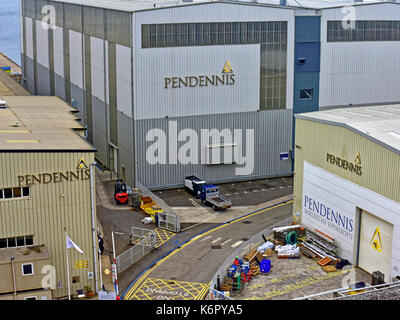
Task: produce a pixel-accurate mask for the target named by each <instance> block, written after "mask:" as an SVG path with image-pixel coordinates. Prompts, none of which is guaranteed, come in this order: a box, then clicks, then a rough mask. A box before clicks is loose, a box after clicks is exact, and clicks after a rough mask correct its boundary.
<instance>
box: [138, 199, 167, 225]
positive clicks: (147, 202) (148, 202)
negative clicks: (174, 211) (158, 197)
mask: <svg viewBox="0 0 400 320" xmlns="http://www.w3.org/2000/svg"><path fill="white" fill-rule="evenodd" d="M140 208H141V209H142V210H143V211H144V212H145V213H147V214H148V215H149V216H150V217H151V218H152V219H153V222H154V223H157V222H158V215H159V214H162V213H163V212H164V210H163V209H162V208H161V207H159V206H157V203H156V202H155V201H154V200H153V198H152V197H143V198H142V202H141V205H140Z"/></svg>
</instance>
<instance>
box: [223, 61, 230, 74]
mask: <svg viewBox="0 0 400 320" xmlns="http://www.w3.org/2000/svg"><path fill="white" fill-rule="evenodd" d="M232 72H233V69H232V67H231V64H230V63H229V61H226V62H225V65H224V68H223V69H222V73H232Z"/></svg>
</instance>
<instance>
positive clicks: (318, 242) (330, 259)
mask: <svg viewBox="0 0 400 320" xmlns="http://www.w3.org/2000/svg"><path fill="white" fill-rule="evenodd" d="M299 246H300V249H301V251H302V253H303V255H304V256H306V257H308V258H313V259H315V260H317V261H318V262H317V263H318V265H320V266H321V268H322V269H323V270H324V271H326V272H332V271H336V268H335V267H334V266H333V265H334V264H336V263H337V262H338V261H339V258H338V257H337V255H336V246H335V244H334V239H333V238H331V237H329V236H327V235H325V234H323V233H321V232H320V231H318V230H314V231H312V230H309V229H306V231H305V236H304V237H303V239H302V241H301V243H300V244H299Z"/></svg>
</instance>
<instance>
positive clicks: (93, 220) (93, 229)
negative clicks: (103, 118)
mask: <svg viewBox="0 0 400 320" xmlns="http://www.w3.org/2000/svg"><path fill="white" fill-rule="evenodd" d="M96 164H97V162H96V161H95V162H92V163H91V164H90V165H89V167H90V198H91V210H92V236H93V258H94V279H95V284H96V286H95V292H98V289H99V288H98V284H97V258H98V254H97V249H96V242H97V241H96V227H95V225H96V221H95V219H94V216H95V214H94V210H95V207H94V174H93V173H94V170H93V168H94V166H95V165H96ZM100 272H101V270H100Z"/></svg>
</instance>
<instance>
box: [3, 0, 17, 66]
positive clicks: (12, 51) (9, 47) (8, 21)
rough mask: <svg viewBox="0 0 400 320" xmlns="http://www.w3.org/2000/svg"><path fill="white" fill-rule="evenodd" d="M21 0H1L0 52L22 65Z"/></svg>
mask: <svg viewBox="0 0 400 320" xmlns="http://www.w3.org/2000/svg"><path fill="white" fill-rule="evenodd" d="M19 30H20V25H19V0H0V52H2V53H4V54H5V55H6V56H8V57H9V58H10V59H11V60H13V61H14V62H15V63H17V64H19V65H21V43H20V39H19V38H20V31H19Z"/></svg>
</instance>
